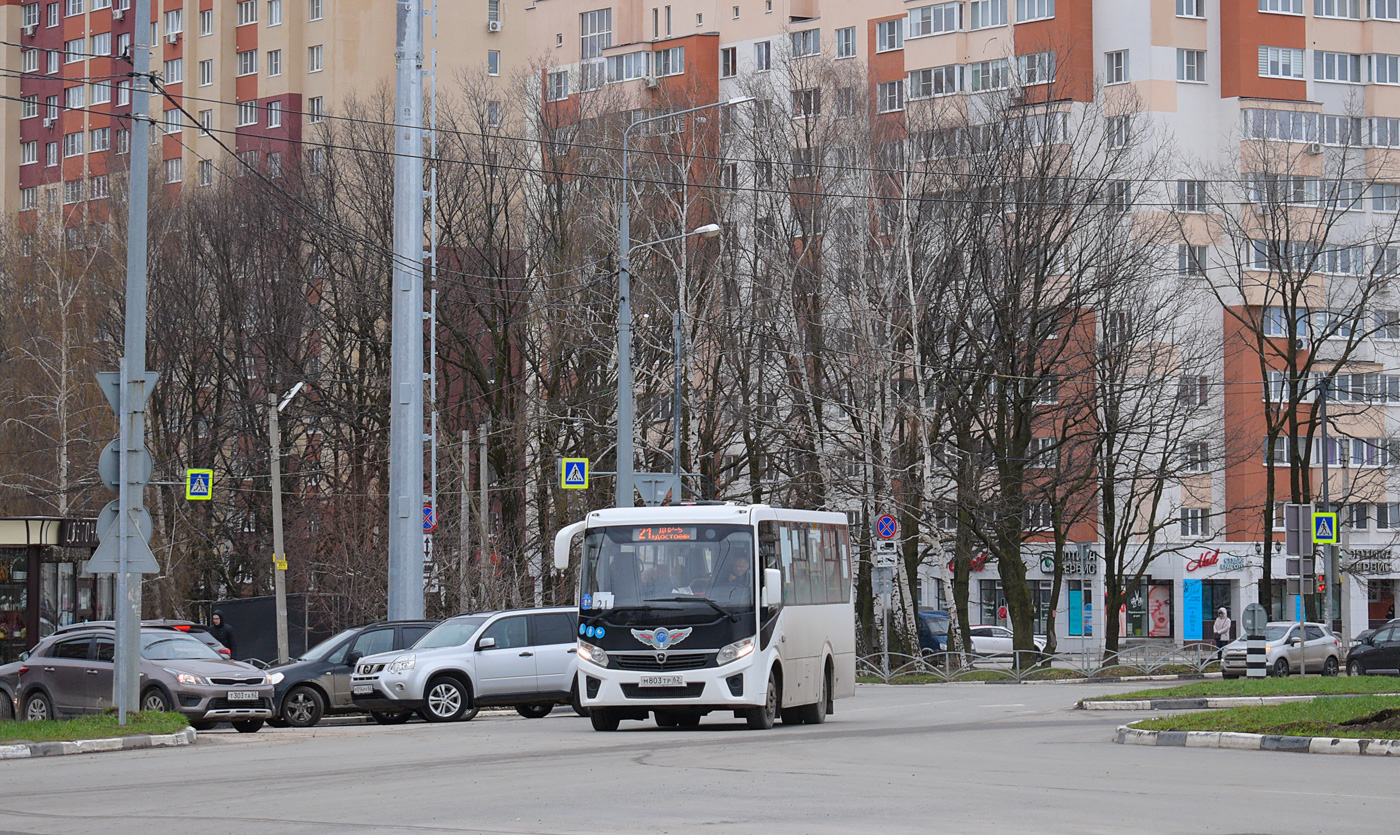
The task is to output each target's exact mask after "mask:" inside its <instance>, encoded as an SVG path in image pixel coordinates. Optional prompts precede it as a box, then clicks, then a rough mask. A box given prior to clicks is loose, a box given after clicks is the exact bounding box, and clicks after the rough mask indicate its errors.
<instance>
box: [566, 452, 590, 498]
mask: <svg viewBox="0 0 1400 835" xmlns="http://www.w3.org/2000/svg"><path fill="white" fill-rule="evenodd" d="M559 486H560V487H562V488H564V489H565V490H587V489H588V459H587V458H564V459H561V466H560V468H559Z"/></svg>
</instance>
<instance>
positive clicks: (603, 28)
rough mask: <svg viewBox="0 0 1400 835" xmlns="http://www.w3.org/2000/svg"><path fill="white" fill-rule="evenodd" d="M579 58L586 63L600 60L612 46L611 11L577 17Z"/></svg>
mask: <svg viewBox="0 0 1400 835" xmlns="http://www.w3.org/2000/svg"><path fill="white" fill-rule="evenodd" d="M579 39H580V43H579V47H580V50H579V57H580V58H582V59H583V60H585V61H587V60H590V59H593V58H602V57H603V50H605V49H607V48H608V47H610V46H612V9H598V10H596V11H591V12H584V13H583V14H581V15H579Z"/></svg>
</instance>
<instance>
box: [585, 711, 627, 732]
mask: <svg viewBox="0 0 1400 835" xmlns="http://www.w3.org/2000/svg"><path fill="white" fill-rule="evenodd" d="M621 719H622V717H620V716H618V714H617V713H615V712H613V711H611V710H605V709H604V708H601V707H593V708H589V709H588V721H590V722H592V723H593V730H595V731H615V730H617V726H618V725H619V724H621Z"/></svg>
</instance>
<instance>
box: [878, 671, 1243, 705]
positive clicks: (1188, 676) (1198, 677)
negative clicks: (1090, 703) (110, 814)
mask: <svg viewBox="0 0 1400 835" xmlns="http://www.w3.org/2000/svg"><path fill="white" fill-rule="evenodd" d="M1216 678H1220V673H1174V674H1172V675H1166V676H1123V677H1122V678H1050V679H1030V680H1026V681H1016V680H1015V679H1005V678H1002V679H992V680H987V679H970V680H962V679H944V680H943V681H929V682H924V683H923V684H891V683H889V682H884V681H870V682H864V681H862V682H857V684H860V685H871V684H882V685H885V686H888V687H924V686H926V685H930V684H1002V685H1006V684H1114V683H1116V682H1120V681H1204V680H1206V679H1216ZM1134 704H1140V703H1138V702H1135V703H1134ZM1143 710H1146V708H1143Z"/></svg>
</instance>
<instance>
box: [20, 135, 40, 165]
mask: <svg viewBox="0 0 1400 835" xmlns="http://www.w3.org/2000/svg"><path fill="white" fill-rule="evenodd" d="M19 164H20V165H38V164H39V141H38V140H34V141H32V142H21V143H19Z"/></svg>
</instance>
